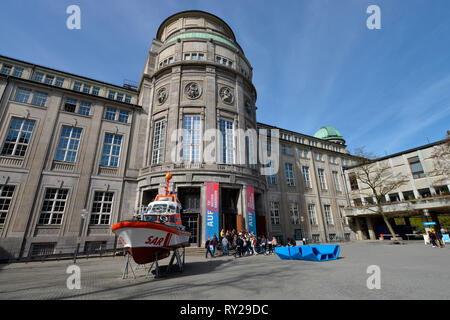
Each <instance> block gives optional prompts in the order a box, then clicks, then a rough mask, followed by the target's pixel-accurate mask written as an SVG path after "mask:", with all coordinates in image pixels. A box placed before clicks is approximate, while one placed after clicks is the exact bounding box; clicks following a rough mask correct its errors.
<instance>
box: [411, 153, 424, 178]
mask: <svg viewBox="0 0 450 320" xmlns="http://www.w3.org/2000/svg"><path fill="white" fill-rule="evenodd" d="M408 162H409V166H410V167H411V172H412V175H413V177H414V179H420V178H423V177H425V174H424V172H423V167H422V164H421V163H420V160H419V157H414V158H409V159H408Z"/></svg>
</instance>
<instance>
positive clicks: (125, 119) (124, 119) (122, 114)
mask: <svg viewBox="0 0 450 320" xmlns="http://www.w3.org/2000/svg"><path fill="white" fill-rule="evenodd" d="M129 117H130V113H129V112H128V111H124V110H120V111H119V119H118V120H119V122H123V123H128V118H129Z"/></svg>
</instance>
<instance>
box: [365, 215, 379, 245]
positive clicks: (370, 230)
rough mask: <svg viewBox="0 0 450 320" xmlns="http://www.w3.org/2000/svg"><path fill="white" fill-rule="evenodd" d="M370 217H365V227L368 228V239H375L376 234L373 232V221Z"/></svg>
mask: <svg viewBox="0 0 450 320" xmlns="http://www.w3.org/2000/svg"><path fill="white" fill-rule="evenodd" d="M372 220H373V219H372V217H366V221H367V229H368V230H369V238H370V240H376V239H377V236H376V234H375V229H374V228H373V221H372Z"/></svg>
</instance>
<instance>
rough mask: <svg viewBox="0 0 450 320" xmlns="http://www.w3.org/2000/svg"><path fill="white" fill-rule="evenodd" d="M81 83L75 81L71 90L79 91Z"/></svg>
mask: <svg viewBox="0 0 450 320" xmlns="http://www.w3.org/2000/svg"><path fill="white" fill-rule="evenodd" d="M81 85H82V83H81V82H75V83H74V85H73V90H75V91H81Z"/></svg>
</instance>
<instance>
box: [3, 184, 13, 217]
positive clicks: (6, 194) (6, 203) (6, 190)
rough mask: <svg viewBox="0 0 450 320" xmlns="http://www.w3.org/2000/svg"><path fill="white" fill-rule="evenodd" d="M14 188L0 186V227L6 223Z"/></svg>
mask: <svg viewBox="0 0 450 320" xmlns="http://www.w3.org/2000/svg"><path fill="white" fill-rule="evenodd" d="M14 188H15V186H7V185H3V186H2V185H0V225H1V224H4V223H5V221H6V216H7V215H8V211H9V208H10V206H11V202H12V198H13V194H14Z"/></svg>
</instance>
